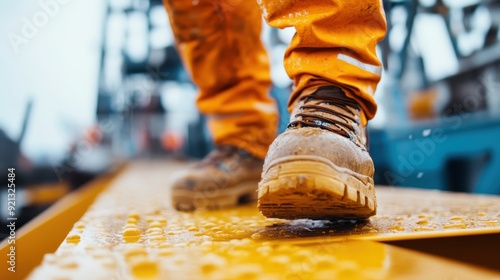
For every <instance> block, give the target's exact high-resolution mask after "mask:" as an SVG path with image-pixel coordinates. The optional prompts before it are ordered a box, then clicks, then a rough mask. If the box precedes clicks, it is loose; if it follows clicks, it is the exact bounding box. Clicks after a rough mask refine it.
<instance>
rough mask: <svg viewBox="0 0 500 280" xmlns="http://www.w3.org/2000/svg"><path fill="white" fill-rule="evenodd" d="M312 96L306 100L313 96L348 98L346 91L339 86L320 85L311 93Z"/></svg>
mask: <svg viewBox="0 0 500 280" xmlns="http://www.w3.org/2000/svg"><path fill="white" fill-rule="evenodd" d="M309 96H310V97H308V98H306V100H305V101H306V102H308V101H309V100H311V99H312V98H314V97H316V98H318V97H319V98H321V97H336V98H339V99H348V97H347V96H346V95H345V93H344V92H343V91H342V90H341V89H340V88H338V87H320V88H318V89H317V90H316V91H315V92H313V93H311V94H310V95H309ZM312 96H314V97H312Z"/></svg>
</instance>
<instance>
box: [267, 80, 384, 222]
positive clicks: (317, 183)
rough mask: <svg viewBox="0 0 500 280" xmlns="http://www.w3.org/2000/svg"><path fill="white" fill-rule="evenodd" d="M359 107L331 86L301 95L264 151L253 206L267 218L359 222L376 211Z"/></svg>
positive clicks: (372, 170)
mask: <svg viewBox="0 0 500 280" xmlns="http://www.w3.org/2000/svg"><path fill="white" fill-rule="evenodd" d="M360 114H361V108H360V106H359V104H358V103H357V102H356V101H355V100H353V99H351V98H348V97H347V96H346V95H345V94H344V92H343V91H342V90H341V89H340V88H337V87H321V88H319V89H317V90H316V91H315V92H314V93H312V94H309V95H305V96H301V97H300V98H299V99H298V100H297V103H296V105H295V107H294V110H293V112H292V114H291V119H290V123H289V125H288V128H287V130H286V131H285V132H284V133H282V134H281V135H279V136H278V137H277V138H276V140H274V142H273V144H272V145H271V147H270V148H269V151H268V154H267V156H266V159H265V162H264V171H263V173H262V180H261V181H260V183H259V189H258V199H259V201H258V207H259V210H260V211H261V212H262V214H263V215H264V216H266V217H270V218H284V219H304V218H308V219H329V220H332V219H365V218H368V217H370V216H372V215H375V213H376V207H377V205H376V198H375V189H374V185H373V172H374V167H373V161H372V159H371V157H370V155H369V154H368V151H367V149H366V131H365V127H363V126H362V125H361V118H360Z"/></svg>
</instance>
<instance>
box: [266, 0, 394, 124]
mask: <svg viewBox="0 0 500 280" xmlns="http://www.w3.org/2000/svg"><path fill="white" fill-rule="evenodd" d="M259 3H260V5H261V8H262V10H263V14H264V17H265V18H266V20H267V22H268V23H269V24H270V25H271V26H273V27H277V28H284V27H290V26H293V27H295V30H296V34H295V36H294V37H293V40H292V42H291V44H290V46H289V48H288V50H287V51H286V53H285V69H286V71H287V73H288V75H289V76H290V77H291V78H292V79H293V81H294V91H293V92H292V95H291V96H290V101H289V103H288V105H289V109H291V106H292V104H293V103H294V101H295V100H296V99H297V97H298V96H299V95H300V94H301V93H302V92H310V91H312V90H314V89H315V88H317V86H322V85H327V84H332V83H333V84H337V85H338V86H339V87H341V88H343V89H344V91H346V93H347V95H349V96H351V97H352V98H355V99H356V100H357V101H358V102H360V104H361V106H362V108H363V111H364V113H365V117H366V118H368V119H371V118H373V116H374V115H375V112H376V110H377V104H376V103H375V100H374V98H373V92H374V91H375V89H376V86H377V83H378V82H379V80H380V74H381V63H380V61H379V59H378V58H377V55H376V53H375V47H376V44H377V42H379V41H380V40H381V39H382V38H383V37H384V35H385V31H386V22H385V15H384V12H383V9H382V1H381V0H365V1H342V0H310V1H296V0H295V1H294V0H282V1H274V0H259Z"/></svg>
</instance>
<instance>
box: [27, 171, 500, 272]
mask: <svg viewBox="0 0 500 280" xmlns="http://www.w3.org/2000/svg"><path fill="white" fill-rule="evenodd" d="M185 167H186V164H183V163H179V162H136V163H133V164H130V165H129V166H128V167H127V168H126V169H125V170H124V171H123V172H122V173H121V174H120V175H119V176H118V177H117V178H116V179H115V180H114V181H113V182H112V183H110V184H109V186H108V187H107V188H106V189H105V190H104V191H103V192H102V193H101V194H100V195H99V196H98V198H97V200H96V201H95V202H94V203H93V205H92V206H91V208H90V209H89V210H88V211H87V212H86V214H85V215H84V216H83V217H82V218H81V219H80V220H79V221H78V222H77V223H76V224H75V225H74V226H73V229H72V230H71V231H70V232H69V233H68V235H67V237H66V239H65V241H64V242H63V243H62V244H61V245H60V247H59V249H58V250H57V251H56V252H55V253H54V254H47V255H46V256H45V258H44V260H43V262H42V263H41V264H40V266H39V267H38V268H37V269H36V270H34V271H33V272H32V273H31V275H30V279H90V278H92V279H134V278H140V279H157V278H159V279H336V278H338V279H500V274H499V273H498V271H500V267H499V268H498V269H499V270H498V271H495V270H494V269H486V268H484V267H478V266H475V265H472V264H470V263H469V264H465V263H461V262H457V261H456V260H450V259H445V258H441V257H437V256H431V255H429V254H424V253H421V252H416V251H413V250H408V249H404V248H400V247H396V246H393V245H391V242H401V241H405V240H425V239H428V240H434V241H436V240H441V239H442V240H449V238H461V237H468V236H475V237H478V236H479V237H480V240H488V241H487V243H490V242H495V241H496V242H497V243H496V245H495V244H486V246H489V247H492V246H493V248H490V250H489V251H491V252H484V249H481V251H483V255H486V256H488V254H489V253H491V254H492V256H498V249H495V246H496V248H499V247H498V244H500V235H498V234H499V233H500V197H494V196H473V195H466V194H452V193H444V192H438V191H423V190H414V189H395V188H385V187H378V188H377V196H378V203H379V208H378V215H377V216H375V217H373V218H371V219H370V220H368V221H364V222H352V221H341V222H330V221H310V220H296V221H287V220H279V219H266V218H264V217H263V216H262V215H260V214H259V213H258V211H257V210H256V208H255V205H248V206H243V207H238V208H233V209H228V210H217V211H210V212H195V213H181V212H177V211H175V210H173V209H172V207H171V205H170V204H169V187H168V186H169V184H170V182H171V180H172V178H173V177H175V174H176V173H177V172H178V171H179V170H180V169H182V168H185ZM208 195H209V194H208ZM483 237H484V238H483ZM440 238H441V239H440ZM41 240H43V239H41ZM491 240H493V241H491ZM376 241H383V242H385V243H380V242H376ZM443 242H444V241H443ZM463 242H464V241H463V240H462V241H460V240H459V241H457V242H455V244H460V243H463ZM465 242H468V241H467V240H465ZM438 243H439V241H438ZM479 243H480V242H479ZM483 243H484V242H483ZM443 244H446V242H444V243H443ZM470 245H471V244H469V247H467V246H464V247H463V248H472V247H473V246H474V245H473V246H472V247H471V246H470ZM483 245H484V244H483ZM457 246H460V245H457ZM452 247H454V246H452ZM471 250H472V249H471ZM462 251H463V250H462ZM486 251H488V250H486ZM467 253H468V252H465V254H467ZM459 259H460V258H459ZM497 261H498V262H500V259H498V258H497V260H496V261H495V260H494V261H493V265H489V267H490V268H496V267H495V265H494V264H495V262H497ZM479 264H481V263H479ZM89 277H90V278H89Z"/></svg>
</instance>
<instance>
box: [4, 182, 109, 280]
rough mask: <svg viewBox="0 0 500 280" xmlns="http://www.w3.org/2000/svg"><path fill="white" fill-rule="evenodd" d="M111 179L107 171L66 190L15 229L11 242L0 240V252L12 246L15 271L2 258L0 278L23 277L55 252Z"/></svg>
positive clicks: (5, 253)
mask: <svg viewBox="0 0 500 280" xmlns="http://www.w3.org/2000/svg"><path fill="white" fill-rule="evenodd" d="M112 179H113V176H111V175H108V176H104V177H101V178H99V179H97V180H95V181H93V182H91V183H90V184H88V185H86V186H85V187H83V188H81V189H78V190H76V191H74V192H72V193H70V194H69V195H67V196H66V197H64V198H63V199H61V200H60V201H58V202H57V203H55V204H54V205H53V206H51V207H50V208H49V209H47V210H46V211H45V212H43V213H42V214H40V215H39V216H37V217H36V218H35V219H33V220H32V221H30V222H29V223H28V224H26V225H25V226H23V227H22V228H20V229H18V230H17V232H16V241H15V244H8V243H7V239H5V240H4V241H3V242H2V243H0V256H6V255H7V254H8V253H9V251H10V250H9V248H10V246H12V245H15V247H16V251H15V252H16V268H15V270H16V272H15V273H12V272H10V271H8V270H7V268H8V267H9V266H10V265H9V264H8V263H7V262H6V261H2V262H1V265H0V279H24V278H25V277H26V276H28V274H29V273H30V271H31V270H32V269H33V268H35V267H36V266H37V265H39V264H40V262H41V261H42V259H43V257H44V255H45V254H46V253H48V252H55V251H56V250H57V248H58V247H59V245H60V244H61V241H62V240H64V238H65V237H66V235H67V233H68V231H69V230H70V229H71V228H72V226H73V224H74V223H75V222H76V221H78V219H79V218H80V217H81V216H82V215H83V214H84V213H85V211H86V210H87V208H88V207H89V205H90V204H91V203H92V202H93V200H94V199H95V197H96V196H97V195H98V194H99V193H100V192H101V191H102V189H103V188H104V187H106V186H107V185H108V184H109V182H110V181H111V180H112ZM2 260H6V258H5V257H4V258H2Z"/></svg>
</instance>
